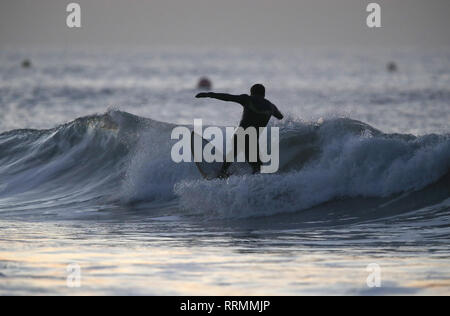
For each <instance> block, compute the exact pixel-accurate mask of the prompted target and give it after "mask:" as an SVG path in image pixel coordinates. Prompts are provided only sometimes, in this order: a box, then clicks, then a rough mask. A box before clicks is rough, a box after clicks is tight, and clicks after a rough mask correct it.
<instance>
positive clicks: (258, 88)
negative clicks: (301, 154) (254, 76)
mask: <svg viewBox="0 0 450 316" xmlns="http://www.w3.org/2000/svg"><path fill="white" fill-rule="evenodd" d="M250 94H251V95H252V96H254V97H262V98H264V97H265V96H266V88H264V86H263V85H262V84H259V83H257V84H255V85H253V87H251V89H250Z"/></svg>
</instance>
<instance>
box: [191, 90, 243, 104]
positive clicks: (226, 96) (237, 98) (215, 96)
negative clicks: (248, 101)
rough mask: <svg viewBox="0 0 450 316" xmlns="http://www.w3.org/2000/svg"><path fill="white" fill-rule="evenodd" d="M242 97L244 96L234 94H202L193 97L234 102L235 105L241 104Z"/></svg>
mask: <svg viewBox="0 0 450 316" xmlns="http://www.w3.org/2000/svg"><path fill="white" fill-rule="evenodd" d="M244 96H245V95H234V94H228V93H214V92H203V93H199V94H197V95H196V96H195V97H196V98H213V99H217V100H222V101H228V102H236V103H240V104H243V102H244Z"/></svg>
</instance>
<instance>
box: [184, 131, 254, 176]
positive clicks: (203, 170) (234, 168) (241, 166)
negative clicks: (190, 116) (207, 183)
mask: <svg viewBox="0 0 450 316" xmlns="http://www.w3.org/2000/svg"><path fill="white" fill-rule="evenodd" d="M194 141H198V142H199V143H201V144H202V147H201V148H202V152H203V150H204V149H205V146H206V145H208V144H209V143H210V142H209V141H207V140H206V139H204V138H203V137H201V136H200V135H198V134H197V133H195V132H194V131H192V133H191V153H192V157H193V159H192V161H194V162H195V165H196V166H197V169H198V171H199V172H200V174H201V175H202V176H203V178H205V179H206V180H213V179H217V178H218V177H219V175H220V171H221V170H222V165H223V163H222V162H206V161H203V160H202V161H201V162H196V161H195V160H197V159H195V158H196V155H195V150H194V144H195V143H194ZM214 150H216V153H217V155H221V156H222V157H223V160H225V155H224V154H223V153H222V152H221V151H219V149H218V148H215V149H214ZM198 158H200V157H198ZM198 160H200V159H198ZM251 174H253V172H252V168H251V167H250V165H249V164H248V163H246V162H234V163H233V164H232V165H231V166H230V168H228V170H227V175H226V176H224V178H228V177H229V176H231V175H251Z"/></svg>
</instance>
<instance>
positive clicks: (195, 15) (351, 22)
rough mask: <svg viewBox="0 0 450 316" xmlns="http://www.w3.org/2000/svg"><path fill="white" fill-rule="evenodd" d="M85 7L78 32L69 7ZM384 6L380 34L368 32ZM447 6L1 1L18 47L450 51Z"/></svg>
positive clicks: (395, 1)
mask: <svg viewBox="0 0 450 316" xmlns="http://www.w3.org/2000/svg"><path fill="white" fill-rule="evenodd" d="M70 2H77V3H79V4H80V5H81V18H82V28H81V29H69V28H67V26H66V17H67V13H66V11H65V9H66V6H67V4H68V3H70ZM370 2H377V3H379V4H380V5H381V10H382V11H381V21H382V28H381V29H369V28H368V27H367V26H366V24H365V23H366V22H365V21H366V17H367V14H368V13H366V11H365V9H366V6H367V4H368V3H370ZM449 31H450V0H381V1H365V0H78V1H76V0H75V1H69V0H68V1H65V0H0V48H5V47H11V46H12V47H15V46H61V47H76V46H87V45H90V46H91V45H94V46H112V47H130V46H131V47H134V46H144V47H145V46H149V47H155V46H201V47H219V48H220V47H260V46H276V47H279V46H280V47H281V46H283V47H284V46H286V47H306V46H317V45H319V46H331V47H334V46H349V45H350V46H372V45H373V46H386V47H396V46H415V47H440V46H450V36H449Z"/></svg>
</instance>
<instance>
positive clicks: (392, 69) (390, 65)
mask: <svg viewBox="0 0 450 316" xmlns="http://www.w3.org/2000/svg"><path fill="white" fill-rule="evenodd" d="M386 68H387V70H388V71H389V72H396V71H397V70H398V68H397V64H396V63H394V62H392V61H391V62H389V63H388V64H387V66H386Z"/></svg>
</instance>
